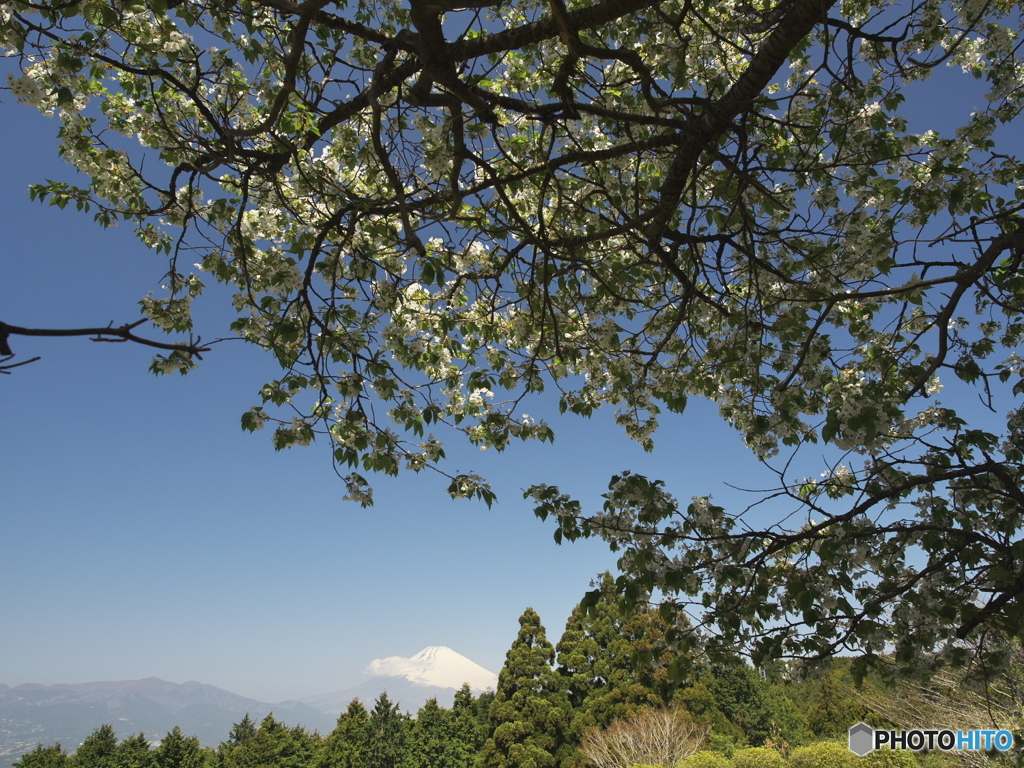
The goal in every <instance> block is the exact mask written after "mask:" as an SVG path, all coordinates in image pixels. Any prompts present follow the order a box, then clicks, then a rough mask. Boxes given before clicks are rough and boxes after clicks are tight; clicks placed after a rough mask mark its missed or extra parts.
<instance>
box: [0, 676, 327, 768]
mask: <svg viewBox="0 0 1024 768" xmlns="http://www.w3.org/2000/svg"><path fill="white" fill-rule="evenodd" d="M270 712H274V714H275V715H277V716H278V718H279V719H281V720H285V721H286V722H287V723H288V724H289V725H304V726H305V727H306V728H307V729H309V730H318V731H320V732H321V733H327V732H329V731H330V730H331V729H332V728H333V727H334V724H335V718H334V717H333V716H331V715H326V714H324V713H323V712H320V711H318V710H316V709H314V708H312V707H310V706H308V705H306V704H302V703H300V702H295V701H293V702H285V703H283V704H267V703H265V702H260V701H256V700H255V699H249V698H246V697H244V696H239V695H237V694H234V693H231V692H229V691H225V690H222V689H220V688H215V687H214V686H212V685H204V684H202V683H196V682H187V683H181V684H178V683H169V682H167V681H165V680H160V679H158V678H155V677H150V678H146V679H145V680H125V681H120V682H100V683H82V684H80V685H33V684H26V685H19V686H17V687H16V688H10V687H8V686H6V685H2V684H0V768H8V766H10V765H11V763H13V762H14V761H15V760H17V759H18V757H19V756H21V755H22V754H24V753H25V752H29V751H31V750H32V749H34V748H35V746H36V744H40V743H42V744H53V743H55V742H59V743H60V744H62V745H63V746H64V747H65V749H67V750H68V751H69V752H72V751H74V750H75V748H77V747H78V745H79V744H80V743H81V742H82V741H83V740H84V739H85V737H86V736H88V735H89V734H90V733H92V732H93V730H95V729H96V728H97V727H98V726H100V725H103V724H104V723H110V724H111V725H113V726H114V729H115V730H116V731H117V735H118V738H122V739H123V738H125V737H127V736H131V735H132V734H135V733H139V732H140V731H141V732H143V733H145V734H146V736H148V737H149V738H150V739H152V740H154V741H158V740H159V739H161V738H162V737H163V736H164V734H166V733H167V731H169V730H170V729H171V728H173V727H174V726H175V725H180V726H181V729H182V731H184V732H185V733H186V734H188V735H190V736H191V735H194V736H198V737H199V740H200V741H201V742H202V743H203V744H204V745H207V746H211V747H215V746H217V744H219V743H220V742H221V741H223V740H224V739H225V738H226V737H227V734H228V732H229V731H230V730H231V726H232V725H234V724H235V723H236V722H238V721H239V720H241V719H242V718H243V717H245V715H246V713H248V714H249V715H250V716H251V717H252V718H253V719H255V720H257V721H258V720H259V719H262V718H263V717H264V716H266V715H267V714H268V713H270Z"/></svg>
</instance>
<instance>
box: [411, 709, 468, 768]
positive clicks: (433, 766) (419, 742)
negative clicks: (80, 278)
mask: <svg viewBox="0 0 1024 768" xmlns="http://www.w3.org/2000/svg"><path fill="white" fill-rule="evenodd" d="M408 747H409V748H408V754H407V758H406V762H405V764H406V766H407V767H408V768H452V765H453V762H454V758H455V757H456V755H457V753H458V751H459V750H458V749H457V748H456V741H455V721H454V717H453V715H452V713H451V711H450V710H447V709H445V708H444V707H442V706H440V705H438V703H437V699H428V700H427V702H426V703H425V704H424V705H423V706H422V707H420V710H419V712H417V713H416V720H414V721H413V723H412V727H411V728H410V729H409V745H408Z"/></svg>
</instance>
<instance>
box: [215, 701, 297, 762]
mask: <svg viewBox="0 0 1024 768" xmlns="http://www.w3.org/2000/svg"><path fill="white" fill-rule="evenodd" d="M244 722H245V721H243V723H244ZM239 725H241V724H239ZM248 730H249V729H248V728H241V729H240V730H239V732H238V734H237V735H238V736H240V737H241V738H242V740H241V741H239V742H238V743H237V744H234V745H231V746H230V748H229V749H222V750H221V751H220V753H219V755H220V763H221V766H222V768H261V766H272V767H273V768H308V767H309V763H310V762H311V761H312V760H313V757H314V755H315V753H316V746H317V740H316V738H315V737H313V736H312V735H310V734H309V733H307V732H306V730H305V729H304V728H301V727H296V728H289V727H288V726H287V725H285V724H284V723H282V722H280V721H279V720H277V719H275V718H274V716H273V715H272V714H270V715H267V716H266V717H265V718H263V721H262V722H261V723H260V727H259V728H258V729H256V732H255V733H252V734H249V733H248ZM222 746H223V745H222Z"/></svg>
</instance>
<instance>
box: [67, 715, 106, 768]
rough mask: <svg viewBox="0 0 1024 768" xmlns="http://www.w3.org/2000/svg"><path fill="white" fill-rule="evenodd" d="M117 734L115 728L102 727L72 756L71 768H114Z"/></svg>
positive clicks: (89, 736)
mask: <svg viewBox="0 0 1024 768" xmlns="http://www.w3.org/2000/svg"><path fill="white" fill-rule="evenodd" d="M115 754H117V734H115V733H114V726H112V725H109V724H104V725H101V726H100V727H99V728H97V729H96V730H95V731H93V732H92V733H91V734H89V735H88V736H87V737H86V739H85V741H83V742H82V743H81V745H80V746H79V747H78V749H76V750H75V754H74V755H72V756H71V760H70V763H71V765H70V768H114V755H115Z"/></svg>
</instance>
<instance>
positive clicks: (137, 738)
mask: <svg viewBox="0 0 1024 768" xmlns="http://www.w3.org/2000/svg"><path fill="white" fill-rule="evenodd" d="M155 762H156V757H155V756H154V755H153V750H152V749H150V747H149V739H147V738H146V735H145V734H144V733H137V734H135V735H134V736H129V737H128V738H127V739H125V740H124V741H122V742H121V743H120V744H118V745H117V752H116V753H115V754H114V765H115V766H116V768H153V766H154V765H155Z"/></svg>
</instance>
